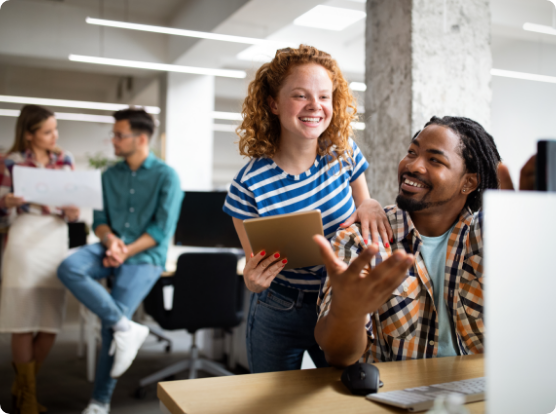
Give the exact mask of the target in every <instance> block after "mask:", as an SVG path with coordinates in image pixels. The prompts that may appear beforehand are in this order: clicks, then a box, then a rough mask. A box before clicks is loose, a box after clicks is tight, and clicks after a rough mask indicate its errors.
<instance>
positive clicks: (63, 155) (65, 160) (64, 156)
mask: <svg viewBox="0 0 556 414" xmlns="http://www.w3.org/2000/svg"><path fill="white" fill-rule="evenodd" d="M53 154H54V156H55V157H56V165H57V166H66V165H69V166H73V165H74V163H75V160H74V158H73V155H72V153H71V152H69V151H64V150H62V149H60V148H57V149H56V151H54V152H53Z"/></svg>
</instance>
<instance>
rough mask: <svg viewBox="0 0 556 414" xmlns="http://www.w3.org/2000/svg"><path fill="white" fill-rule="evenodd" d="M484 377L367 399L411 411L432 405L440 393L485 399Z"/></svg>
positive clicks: (409, 389) (473, 399)
mask: <svg viewBox="0 0 556 414" xmlns="http://www.w3.org/2000/svg"><path fill="white" fill-rule="evenodd" d="M485 384H486V381H485V377H480V378H473V379H468V380H462V381H454V382H446V383H444V384H434V385H428V386H423V387H416V388H406V389H405V390H400V391H387V392H380V393H377V394H369V395H367V397H366V398H367V399H369V400H371V401H374V402H379V403H383V404H388V405H393V406H395V407H399V408H405V409H406V410H409V411H411V412H419V411H425V410H428V409H430V408H432V406H433V405H434V400H435V399H436V397H438V396H440V395H448V394H452V393H457V394H461V395H463V397H464V399H465V402H466V403H471V402H475V401H483V400H484V399H485Z"/></svg>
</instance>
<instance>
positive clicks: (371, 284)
mask: <svg viewBox="0 0 556 414" xmlns="http://www.w3.org/2000/svg"><path fill="white" fill-rule="evenodd" d="M313 240H314V241H315V242H316V243H317V244H318V246H319V249H320V252H321V255H322V258H323V260H324V264H325V266H326V270H327V272H328V277H329V280H330V284H331V286H332V292H333V296H332V303H331V306H330V314H334V316H335V317H340V318H342V319H346V318H347V319H359V318H361V317H364V316H366V315H367V314H369V313H373V312H375V311H377V310H378V308H379V307H380V306H382V305H383V304H384V303H385V302H386V300H387V299H388V298H389V297H390V295H391V294H392V292H393V291H394V290H395V289H396V288H397V287H398V286H399V285H400V284H401V283H402V282H403V280H404V279H405V277H406V275H407V271H408V270H409V268H410V267H411V265H412V264H413V262H414V260H415V258H414V256H413V255H411V254H407V253H405V252H403V251H400V250H397V251H395V252H394V254H392V256H391V257H390V258H388V260H385V261H384V262H382V263H380V264H379V265H378V266H376V267H375V268H374V269H372V270H368V271H365V272H364V271H363V270H364V269H365V268H366V267H368V266H369V264H370V262H371V259H372V258H373V257H374V256H375V255H376V254H377V253H378V247H377V246H376V245H372V246H370V247H367V248H365V249H364V250H363V251H362V252H361V253H360V254H359V256H358V257H357V258H356V259H354V260H353V261H352V262H351V263H350V264H349V266H348V265H347V264H346V263H344V262H343V261H341V260H340V259H338V258H337V257H336V255H335V254H334V252H333V251H332V247H331V246H330V243H329V242H328V240H326V239H325V238H324V237H322V236H319V235H317V236H314V237H313Z"/></svg>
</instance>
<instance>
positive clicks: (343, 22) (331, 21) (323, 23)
mask: <svg viewBox="0 0 556 414" xmlns="http://www.w3.org/2000/svg"><path fill="white" fill-rule="evenodd" d="M365 16H367V14H366V13H365V12H362V11H357V10H351V9H342V8H339V7H330V6H323V5H319V6H316V7H313V8H312V9H311V10H309V11H308V12H307V13H304V14H302V15H301V16H299V17H298V18H297V19H295V20H294V21H293V24H295V25H296V26H305V27H313V28H316V29H325V30H335V31H338V32H339V31H341V30H344V29H345V28H346V27H348V26H351V25H352V24H353V23H355V22H357V21H359V20H362V19H364V18H365Z"/></svg>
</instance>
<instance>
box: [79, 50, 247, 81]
mask: <svg viewBox="0 0 556 414" xmlns="http://www.w3.org/2000/svg"><path fill="white" fill-rule="evenodd" d="M69 60H71V61H72V62H84V63H93V64H96V65H109V66H122V67H126V68H137V69H149V70H160V71H164V72H179V73H191V74H195V75H209V76H222V77H225V78H238V79H243V78H245V77H246V76H247V74H246V73H245V72H244V71H243V70H229V69H211V68H198V67H194V66H180V65H169V64H167V63H152V62H140V61H137V60H124V59H111V58H103V57H96V56H83V55H69Z"/></svg>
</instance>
